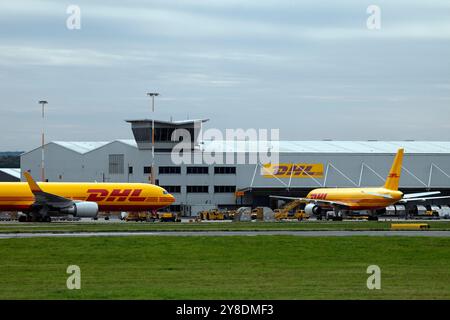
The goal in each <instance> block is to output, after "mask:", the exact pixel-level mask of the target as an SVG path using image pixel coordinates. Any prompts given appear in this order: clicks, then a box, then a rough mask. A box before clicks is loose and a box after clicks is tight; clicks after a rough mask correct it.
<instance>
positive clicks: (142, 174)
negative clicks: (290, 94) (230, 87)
mask: <svg viewBox="0 0 450 320" xmlns="http://www.w3.org/2000/svg"><path fill="white" fill-rule="evenodd" d="M206 121H207V120H185V121H158V120H154V122H153V124H152V120H148V119H143V120H128V122H129V123H130V124H131V129H132V132H133V136H134V139H133V140H114V141H94V142H74V141H52V142H49V143H47V144H46V145H45V147H44V150H45V175H46V179H47V180H48V181H61V182H62V181H98V182H149V180H150V174H151V168H152V125H154V128H155V138H154V139H155V143H154V168H155V169H154V171H155V179H156V183H157V184H159V185H160V186H162V187H164V188H166V189H167V191H169V192H170V193H172V194H173V195H174V196H175V197H176V199H177V201H176V202H175V203H174V205H173V206H172V208H170V209H171V210H174V211H180V212H182V213H183V214H184V215H196V214H197V213H198V211H200V210H204V209H207V208H212V207H218V208H235V207H240V206H271V207H275V206H277V205H278V203H277V202H278V201H277V200H274V199H273V198H269V197H268V196H269V195H289V196H305V195H306V194H307V193H308V192H309V191H310V190H311V189H313V188H317V187H358V186H380V185H382V184H383V183H384V179H385V178H386V175H387V173H388V171H389V168H390V166H391V164H392V161H393V158H394V154H395V153H396V152H397V150H398V148H404V149H405V158H404V163H403V171H402V176H401V181H400V189H401V190H402V191H404V192H417V191H423V190H440V191H442V192H443V194H450V142H444V141H331V140H324V141H279V142H277V144H276V145H277V147H278V150H279V160H278V163H273V164H271V165H268V164H267V163H262V162H259V161H256V162H255V163H250V161H249V160H250V158H251V156H252V155H253V154H255V152H257V151H258V150H257V145H258V144H257V143H254V142H251V141H226V140H222V141H218V140H215V141H208V140H202V139H201V135H200V134H199V133H201V130H200V129H201V128H202V125H203V123H204V122H206ZM180 128H181V129H185V130H186V131H187V132H189V133H190V136H191V141H190V149H191V150H192V153H193V154H194V155H197V156H200V159H203V158H204V157H203V156H211V155H212V154H213V155H217V153H223V154H225V153H226V154H229V155H230V154H231V156H232V157H233V158H234V159H237V158H238V156H239V155H240V154H241V155H242V154H244V156H245V159H247V160H248V161H246V163H236V161H234V162H233V163H229V164H223V163H220V164H218V163H210V161H204V159H203V160H202V161H201V162H200V163H199V162H198V161H197V162H196V163H190V164H186V163H182V164H177V163H174V161H173V158H172V151H173V147H174V146H175V145H176V144H177V143H178V142H174V141H171V137H172V133H173V131H174V130H176V129H180ZM205 158H208V157H205ZM223 158H224V159H225V158H226V156H224V157H223ZM197 159H198V158H197ZM241 159H242V158H241ZM21 170H22V172H24V171H29V172H30V173H31V174H32V175H33V176H34V177H35V178H36V179H39V177H40V172H41V148H40V147H39V148H36V149H34V150H31V151H29V152H26V153H24V154H23V155H22V156H21ZM22 180H23V177H22ZM435 201H437V202H436V204H447V203H448V202H450V201H448V199H443V200H435Z"/></svg>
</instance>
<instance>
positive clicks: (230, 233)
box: [0, 231, 450, 239]
mask: <svg viewBox="0 0 450 320" xmlns="http://www.w3.org/2000/svg"><path fill="white" fill-rule="evenodd" d="M258 235H264V236H274V235H277V236H278V235H287V236H298V237H349V236H370V237H392V236H403V237H450V231H163V232H71V233H69V232H66V233H3V234H0V239H14V238H48V237H49V238H70V237H130V236H171V237H173V236H175V237H199V236H202V237H203V236H213V237H223V236H258Z"/></svg>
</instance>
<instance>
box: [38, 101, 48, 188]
mask: <svg viewBox="0 0 450 320" xmlns="http://www.w3.org/2000/svg"><path fill="white" fill-rule="evenodd" d="M47 103H48V102H47V101H45V100H41V101H39V104H41V106H42V134H41V181H42V182H45V165H44V143H45V138H44V129H45V118H44V106H45V105H46V104H47Z"/></svg>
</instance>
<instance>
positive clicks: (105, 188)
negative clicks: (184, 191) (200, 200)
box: [0, 182, 175, 212]
mask: <svg viewBox="0 0 450 320" xmlns="http://www.w3.org/2000/svg"><path fill="white" fill-rule="evenodd" d="M38 185H39V187H41V189H42V190H43V191H44V192H48V193H52V194H55V195H58V196H61V197H64V198H67V199H71V200H74V201H92V202H96V203H97V204H98V207H99V210H100V211H150V210H157V209H160V208H163V207H166V206H168V205H170V204H171V203H172V202H173V201H174V200H175V199H174V197H173V196H172V195H171V194H169V193H167V192H166V191H165V190H164V189H163V188H161V187H159V186H156V185H151V184H145V183H82V182H77V183H75V182H72V183H64V182H39V183H38ZM34 200H35V198H34V196H33V193H32V192H31V190H30V187H29V185H28V184H27V183H26V182H3V183H0V210H5V211H24V212H27V211H29V210H31V206H32V204H33V203H34Z"/></svg>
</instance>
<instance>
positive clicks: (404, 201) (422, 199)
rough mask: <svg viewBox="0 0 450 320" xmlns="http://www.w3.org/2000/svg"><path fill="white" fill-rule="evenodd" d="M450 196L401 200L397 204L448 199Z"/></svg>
mask: <svg viewBox="0 0 450 320" xmlns="http://www.w3.org/2000/svg"><path fill="white" fill-rule="evenodd" d="M448 198H450V196H443V197H425V198H411V199H402V200H400V201H399V202H402V203H406V202H412V201H427V200H437V199H448Z"/></svg>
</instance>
